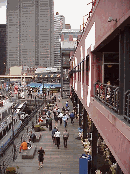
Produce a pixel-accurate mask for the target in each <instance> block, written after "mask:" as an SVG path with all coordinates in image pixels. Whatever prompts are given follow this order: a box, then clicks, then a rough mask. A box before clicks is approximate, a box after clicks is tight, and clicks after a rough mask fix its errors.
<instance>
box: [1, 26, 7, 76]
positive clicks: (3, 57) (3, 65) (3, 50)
mask: <svg viewBox="0 0 130 174" xmlns="http://www.w3.org/2000/svg"><path fill="white" fill-rule="evenodd" d="M5 72H6V24H0V75H5Z"/></svg>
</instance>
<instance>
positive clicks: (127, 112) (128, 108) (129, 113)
mask: <svg viewBox="0 0 130 174" xmlns="http://www.w3.org/2000/svg"><path fill="white" fill-rule="evenodd" d="M124 101H125V102H124V112H123V115H124V119H125V120H127V121H128V122H129V123H130V90H127V91H126V92H125V94H124Z"/></svg>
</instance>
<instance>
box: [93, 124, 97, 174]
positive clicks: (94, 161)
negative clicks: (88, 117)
mask: <svg viewBox="0 0 130 174" xmlns="http://www.w3.org/2000/svg"><path fill="white" fill-rule="evenodd" d="M97 140H98V130H97V128H96V126H95V125H94V123H92V174H94V173H95V171H96V170H97Z"/></svg>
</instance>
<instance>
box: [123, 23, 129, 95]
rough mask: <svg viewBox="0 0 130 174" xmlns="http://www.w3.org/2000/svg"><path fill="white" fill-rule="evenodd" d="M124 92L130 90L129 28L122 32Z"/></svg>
mask: <svg viewBox="0 0 130 174" xmlns="http://www.w3.org/2000/svg"><path fill="white" fill-rule="evenodd" d="M124 60H125V63H124V92H126V91H127V90H129V89H130V74H129V72H130V27H128V26H127V27H125V30H124Z"/></svg>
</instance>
